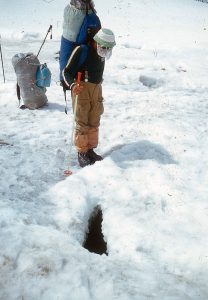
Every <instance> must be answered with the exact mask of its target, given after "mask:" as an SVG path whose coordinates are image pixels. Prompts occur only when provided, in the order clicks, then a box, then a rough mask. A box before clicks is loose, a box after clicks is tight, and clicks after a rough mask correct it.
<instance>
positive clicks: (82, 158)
mask: <svg viewBox="0 0 208 300" xmlns="http://www.w3.org/2000/svg"><path fill="white" fill-rule="evenodd" d="M78 162H79V165H80V167H82V168H84V167H86V166H88V165H91V164H92V162H91V160H90V157H89V155H88V152H82V153H81V152H78Z"/></svg>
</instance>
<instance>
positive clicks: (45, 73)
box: [36, 63, 51, 88]
mask: <svg viewBox="0 0 208 300" xmlns="http://www.w3.org/2000/svg"><path fill="white" fill-rule="evenodd" d="M36 84H37V86H38V87H43V88H46V87H49V86H50V85H51V71H50V70H49V68H48V67H47V64H46V63H44V64H41V65H40V66H38V68H37V72H36Z"/></svg>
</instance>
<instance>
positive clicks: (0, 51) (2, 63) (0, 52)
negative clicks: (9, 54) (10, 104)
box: [0, 35, 6, 83]
mask: <svg viewBox="0 0 208 300" xmlns="http://www.w3.org/2000/svg"><path fill="white" fill-rule="evenodd" d="M0 54H1V66H2V72H3V78H4V83H5V82H6V80H5V74H4V62H3V55H2V49H1V35H0Z"/></svg>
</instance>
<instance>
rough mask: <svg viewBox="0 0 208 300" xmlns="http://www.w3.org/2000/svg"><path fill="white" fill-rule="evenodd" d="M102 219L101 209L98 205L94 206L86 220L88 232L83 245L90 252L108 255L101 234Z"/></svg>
mask: <svg viewBox="0 0 208 300" xmlns="http://www.w3.org/2000/svg"><path fill="white" fill-rule="evenodd" d="M102 221H103V213H102V210H101V208H100V207H99V206H96V207H95V209H94V211H93V213H92V214H91V216H90V218H89V221H88V233H87V234H86V240H85V242H84V244H83V247H84V248H85V249H87V250H88V251H90V252H94V253H97V254H100V255H101V254H103V253H105V254H106V255H108V253H107V244H106V242H105V241H104V237H103V234H102Z"/></svg>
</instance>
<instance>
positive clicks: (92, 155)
mask: <svg viewBox="0 0 208 300" xmlns="http://www.w3.org/2000/svg"><path fill="white" fill-rule="evenodd" d="M88 156H89V158H90V160H91V164H94V163H95V162H96V161H100V160H103V158H102V156H101V155H98V154H97V153H95V152H94V150H93V149H90V150H88Z"/></svg>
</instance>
